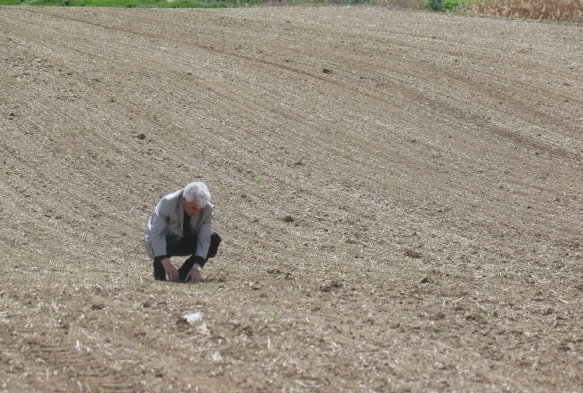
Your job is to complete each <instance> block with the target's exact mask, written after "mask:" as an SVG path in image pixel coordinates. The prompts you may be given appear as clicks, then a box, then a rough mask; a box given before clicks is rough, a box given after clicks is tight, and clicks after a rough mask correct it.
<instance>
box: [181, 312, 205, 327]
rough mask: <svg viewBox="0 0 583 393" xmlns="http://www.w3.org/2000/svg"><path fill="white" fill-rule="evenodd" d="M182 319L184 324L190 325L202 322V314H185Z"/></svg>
mask: <svg viewBox="0 0 583 393" xmlns="http://www.w3.org/2000/svg"><path fill="white" fill-rule="evenodd" d="M182 318H184V319H186V322H188V323H190V324H191V325H192V324H193V323H195V322H198V321H201V320H202V313H201V312H195V313H193V314H186V315H184V316H183V317H182Z"/></svg>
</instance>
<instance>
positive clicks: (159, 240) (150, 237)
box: [144, 198, 170, 260]
mask: <svg viewBox="0 0 583 393" xmlns="http://www.w3.org/2000/svg"><path fill="white" fill-rule="evenodd" d="M169 205H170V204H169V202H168V201H167V200H166V199H165V198H162V199H161V200H160V202H158V205H157V206H156V209H155V210H154V213H152V216H151V217H150V221H148V226H147V228H146V235H145V237H144V239H145V240H146V241H147V242H149V243H150V247H151V248H152V252H153V256H154V257H155V258H158V259H160V260H161V259H165V258H167V255H166V236H165V230H166V226H167V225H168V217H169V216H170V206H169Z"/></svg>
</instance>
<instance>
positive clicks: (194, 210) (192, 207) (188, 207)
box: [182, 197, 204, 217]
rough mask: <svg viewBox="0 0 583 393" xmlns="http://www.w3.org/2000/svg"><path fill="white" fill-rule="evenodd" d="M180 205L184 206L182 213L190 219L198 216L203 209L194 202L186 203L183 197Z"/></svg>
mask: <svg viewBox="0 0 583 393" xmlns="http://www.w3.org/2000/svg"><path fill="white" fill-rule="evenodd" d="M182 203H183V204H184V212H185V213H186V214H188V215H189V216H191V217H194V216H198V215H199V214H200V212H201V211H202V209H203V208H204V206H199V205H198V204H197V203H196V202H195V201H192V202H187V201H186V198H184V197H182Z"/></svg>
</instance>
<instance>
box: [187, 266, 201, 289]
mask: <svg viewBox="0 0 583 393" xmlns="http://www.w3.org/2000/svg"><path fill="white" fill-rule="evenodd" d="M194 266H199V267H200V265H199V264H198V263H195V264H194ZM201 281H202V276H201V274H200V272H199V271H198V270H196V269H195V268H194V267H193V268H192V269H190V271H189V272H188V274H187V275H186V282H190V283H193V284H196V283H197V282H201Z"/></svg>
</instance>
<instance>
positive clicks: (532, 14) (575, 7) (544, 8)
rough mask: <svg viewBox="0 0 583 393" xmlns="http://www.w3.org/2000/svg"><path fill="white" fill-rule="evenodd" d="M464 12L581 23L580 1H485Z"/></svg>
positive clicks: (582, 13) (582, 8)
mask: <svg viewBox="0 0 583 393" xmlns="http://www.w3.org/2000/svg"><path fill="white" fill-rule="evenodd" d="M465 11H468V12H471V13H476V14H484V15H489V16H501V17H505V18H526V19H536V20H548V21H560V22H576V23H579V22H581V21H583V1H582V0H486V1H484V2H483V3H481V4H473V5H471V6H469V7H467V8H466V10H465Z"/></svg>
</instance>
